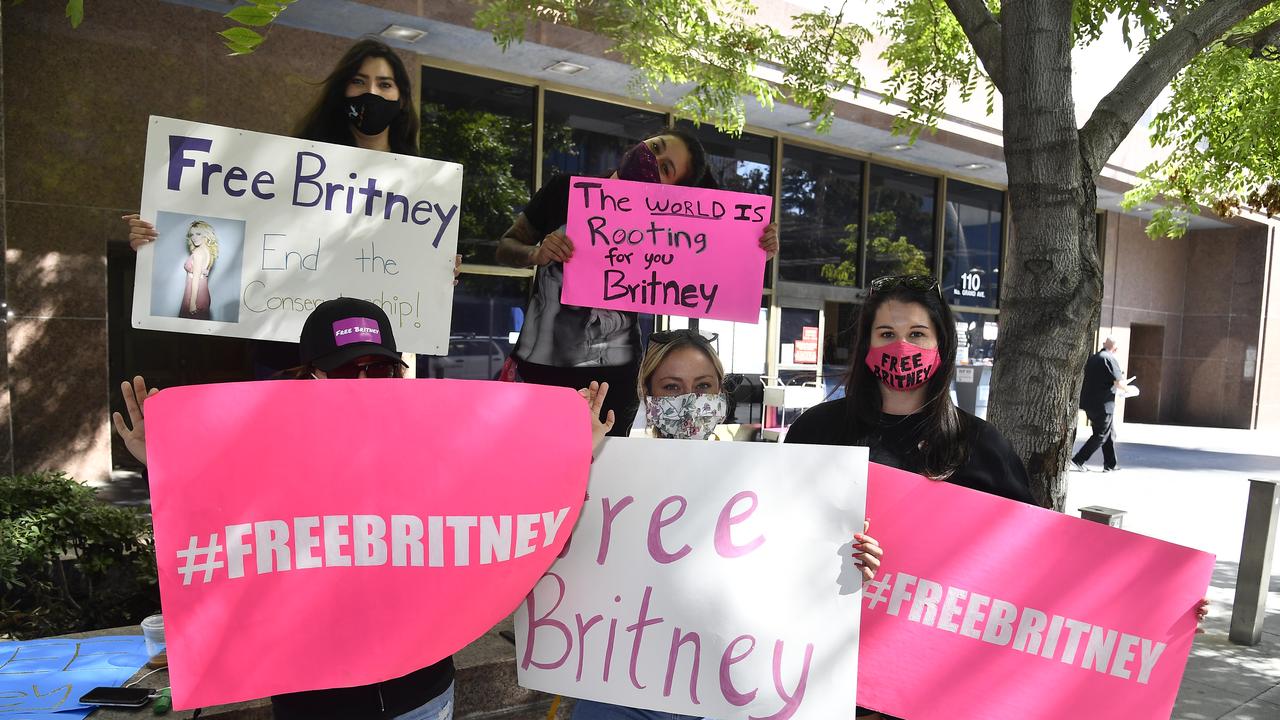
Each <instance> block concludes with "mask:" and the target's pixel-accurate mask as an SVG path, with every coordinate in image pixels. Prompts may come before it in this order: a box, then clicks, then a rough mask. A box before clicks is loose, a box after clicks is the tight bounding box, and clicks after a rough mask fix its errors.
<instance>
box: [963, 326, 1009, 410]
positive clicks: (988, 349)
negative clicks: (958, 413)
mask: <svg viewBox="0 0 1280 720" xmlns="http://www.w3.org/2000/svg"><path fill="white" fill-rule="evenodd" d="M955 318H956V374H955V380H954V382H953V383H952V386H951V390H952V396H953V398H952V399H953V400H955V403H956V406H957V407H959V408H960V409H961V410H964V411H966V412H970V413H973V414H974V415H977V416H978V417H980V418H986V416H987V402H988V399H989V396H990V393H991V371H992V367H993V366H994V364H995V359H996V346H997V341H998V338H999V334H1000V333H999V324H998V319H997V316H995V315H980V314H978V313H966V312H957V313H955Z"/></svg>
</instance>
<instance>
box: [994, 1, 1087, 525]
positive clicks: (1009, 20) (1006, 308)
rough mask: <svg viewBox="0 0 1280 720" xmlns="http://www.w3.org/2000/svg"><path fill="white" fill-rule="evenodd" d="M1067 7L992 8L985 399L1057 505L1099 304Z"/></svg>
mask: <svg viewBox="0 0 1280 720" xmlns="http://www.w3.org/2000/svg"><path fill="white" fill-rule="evenodd" d="M1071 6H1072V4H1071V3H1066V2H1061V0H1008V1H1007V2H1005V3H1004V4H1003V11H1002V13H1001V22H1002V25H1003V41H1004V68H1005V70H1006V72H1005V73H1004V87H1003V88H1002V90H1003V95H1004V142H1005V158H1006V162H1007V165H1008V174H1009V199H1010V203H1011V205H1012V210H1013V214H1012V220H1013V240H1012V242H1011V244H1010V256H1009V262H1007V263H1006V269H1007V275H1006V276H1005V277H1004V278H1002V279H1001V282H1002V284H1003V285H1004V287H1003V289H1002V291H1001V317H1000V324H1001V328H1000V359H999V362H997V363H996V366H995V375H994V377H993V380H992V385H993V387H992V392H991V396H992V403H991V408H990V419H991V421H992V423H993V424H995V426H996V427H997V428H999V430H1000V431H1001V432H1002V433H1003V434H1004V436H1005V437H1006V438H1008V440H1009V441H1010V442H1011V443H1012V444H1013V447H1014V449H1015V450H1016V451H1017V452H1018V455H1019V456H1021V457H1022V458H1023V459H1024V460H1025V461H1026V463H1027V472H1028V473H1029V474H1030V476H1031V491H1032V494H1033V495H1034V496H1035V498H1036V500H1037V501H1038V502H1039V503H1040V504H1041V505H1043V506H1045V507H1049V508H1053V509H1055V510H1058V511H1062V510H1063V509H1064V505H1065V502H1066V479H1065V477H1064V470H1065V468H1066V464H1067V460H1068V458H1069V456H1070V453H1071V445H1072V441H1073V440H1074V438H1075V425H1076V410H1077V406H1078V402H1079V395H1080V384H1081V380H1082V373H1083V370H1084V362H1085V360H1086V358H1087V357H1088V355H1089V353H1090V352H1091V351H1092V347H1091V345H1092V341H1091V339H1090V338H1089V337H1088V332H1089V328H1090V325H1091V322H1092V319H1093V318H1094V317H1095V315H1096V314H1097V312H1098V309H1099V307H1100V306H1101V303H1102V263H1101V260H1100V258H1099V257H1098V252H1097V240H1096V235H1095V232H1096V231H1095V225H1096V218H1095V216H1094V213H1095V211H1096V209H1097V195H1096V191H1095V187H1094V180H1093V174H1092V172H1091V171H1090V170H1088V169H1087V168H1086V166H1085V163H1084V161H1083V159H1082V157H1081V154H1080V132H1079V130H1078V129H1077V127H1076V117H1075V102H1074V100H1073V98H1072V93H1071V47H1072V27H1071Z"/></svg>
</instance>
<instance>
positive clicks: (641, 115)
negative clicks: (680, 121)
mask: <svg viewBox="0 0 1280 720" xmlns="http://www.w3.org/2000/svg"><path fill="white" fill-rule="evenodd" d="M544 98H545V100H544V102H545V108H546V109H545V110H544V113H543V114H544V118H543V126H542V180H543V182H546V181H547V180H549V179H551V178H552V177H554V176H556V175H558V174H566V175H593V176H597V177H603V176H606V175H609V174H610V173H612V172H613V171H614V170H616V169H617V167H618V160H619V159H621V158H622V153H624V152H626V150H627V148H630V147H631V146H632V145H635V144H636V143H637V142H640V141H641V140H644V139H645V138H648V137H652V136H653V135H655V134H657V131H659V130H661V129H662V128H663V127H665V125H666V115H664V114H662V113H656V112H648V111H645V110H636V109H634V108H629V107H626V106H623V105H614V104H612V103H606V102H600V101H597V100H588V99H586V98H580V97H574V96H572V95H563V94H561V93H555V92H547V93H544Z"/></svg>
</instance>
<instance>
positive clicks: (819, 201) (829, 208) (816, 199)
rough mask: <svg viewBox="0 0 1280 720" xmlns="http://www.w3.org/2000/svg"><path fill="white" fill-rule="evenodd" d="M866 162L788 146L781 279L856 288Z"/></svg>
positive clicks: (784, 159)
mask: <svg viewBox="0 0 1280 720" xmlns="http://www.w3.org/2000/svg"><path fill="white" fill-rule="evenodd" d="M861 215H862V162H861V161H858V160H854V159H852V158H845V157H840V156H837V155H831V154H828V153H823V152H818V151H816V150H808V149H806V148H801V147H794V146H792V145H786V146H784V148H783V155H782V212H781V215H780V220H781V225H782V227H781V234H782V242H783V243H784V246H783V248H782V252H781V254H780V257H779V260H780V262H781V265H780V266H779V268H778V272H779V277H780V278H781V279H783V280H789V281H793V282H810V283H825V284H829V285H838V286H843V287H856V286H857V285H858V284H859V278H858V243H859V238H860V226H859V223H860V220H861Z"/></svg>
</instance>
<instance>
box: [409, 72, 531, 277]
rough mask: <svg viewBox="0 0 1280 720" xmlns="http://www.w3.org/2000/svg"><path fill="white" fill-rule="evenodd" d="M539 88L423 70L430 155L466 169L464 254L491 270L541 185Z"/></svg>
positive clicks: (425, 147) (461, 223) (425, 149)
mask: <svg viewBox="0 0 1280 720" xmlns="http://www.w3.org/2000/svg"><path fill="white" fill-rule="evenodd" d="M535 99H536V98H535V93H534V89H533V88H531V87H526V86H524V85H513V84H510V83H504V82H500V81H497V80H491V79H488V78H482V77H475V76H472V75H464V74H462V73H456V72H450V71H448V70H439V69H436V68H430V67H424V68H423V69H422V142H421V148H422V154H423V156H425V157H429V158H435V159H437V160H448V161H450V162H456V163H461V164H462V166H463V168H465V171H464V172H463V174H462V207H461V212H460V217H459V219H458V252H459V253H461V254H462V257H463V259H464V261H466V262H472V263H491V262H493V255H494V252H495V251H496V249H497V246H498V238H500V237H502V233H503V232H505V231H506V229H507V228H508V227H510V226H511V219H512V218H514V217H515V216H516V214H517V213H518V212H519V211H520V209H521V208H523V207H524V205H525V203H527V202H529V197H530V193H531V191H532V189H533V188H532V184H533V122H534V103H535Z"/></svg>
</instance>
